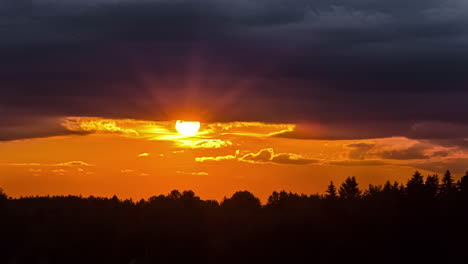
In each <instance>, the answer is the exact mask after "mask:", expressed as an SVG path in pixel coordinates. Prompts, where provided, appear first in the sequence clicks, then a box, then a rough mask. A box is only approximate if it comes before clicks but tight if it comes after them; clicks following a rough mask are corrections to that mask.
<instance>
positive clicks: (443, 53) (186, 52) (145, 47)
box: [0, 0, 468, 199]
mask: <svg viewBox="0 0 468 264" xmlns="http://www.w3.org/2000/svg"><path fill="white" fill-rule="evenodd" d="M0 34H1V36H2V37H1V38H0V186H1V187H2V188H3V189H5V191H6V192H7V193H8V194H9V195H12V196H26V195H47V194H51V195H54V194H82V195H102V196H111V195H113V194H117V195H119V196H122V197H132V198H135V199H139V198H147V197H149V196H150V195H153V194H159V193H167V192H169V191H170V190H172V189H192V190H194V191H195V192H196V193H197V194H199V195H201V196H202V197H203V198H210V199H221V198H222V197H224V196H229V195H230V194H231V193H233V192H234V191H237V190H241V189H247V190H251V191H253V192H254V193H256V194H257V195H259V196H260V197H261V198H262V199H264V198H265V197H267V196H268V194H270V193H271V192H272V191H273V190H282V189H285V190H290V191H294V192H304V193H315V192H323V190H324V189H325V188H326V185H327V184H328V183H329V181H330V180H333V181H337V182H340V181H342V180H343V179H344V178H345V177H347V176H356V177H357V178H358V180H360V182H361V186H363V187H365V186H366V185H367V184H369V183H373V184H379V183H384V182H385V181H386V180H392V181H393V180H398V181H402V182H405V181H406V179H407V178H408V177H409V176H410V175H411V174H412V172H414V170H416V169H417V170H420V171H422V172H424V173H426V174H433V173H439V174H440V173H443V172H444V171H445V170H446V169H450V170H451V171H452V172H454V173H455V175H456V176H457V177H459V176H460V175H461V174H464V172H465V171H466V170H468V118H467V116H468V107H467V103H466V102H467V101H468V89H467V84H468V77H467V76H468V50H467V49H466V46H467V44H468V3H467V2H466V1H464V0H415V1H411V2H410V3H409V2H407V1H399V0H398V1H384V0H372V1H370V0H353V1H350V0H334V1H324V0H315V1H311V0H308V1H306V0H288V1H286V0H248V1H247V0H237V1H227V0H170V1H169V0H139V1H136V0H80V1H78V0H66V1H64V0H61V1H58V0H3V1H1V3H0ZM176 120H192V121H198V122H201V129H200V131H199V133H197V134H196V135H195V136H190V137H187V136H183V135H181V134H180V133H178V132H177V131H176V130H175V123H176Z"/></svg>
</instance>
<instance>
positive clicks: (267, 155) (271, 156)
mask: <svg viewBox="0 0 468 264" xmlns="http://www.w3.org/2000/svg"><path fill="white" fill-rule="evenodd" d="M222 160H238V161H243V162H250V163H267V162H269V163H276V164H295V165H306V164H312V163H318V162H321V161H320V160H317V159H308V158H304V157H302V156H301V155H298V154H294V153H279V154H275V153H274V151H273V149H272V148H267V149H262V150H260V151H259V152H257V153H248V154H245V155H242V156H241V155H240V152H239V151H237V152H236V155H235V156H234V155H226V156H217V157H198V158H195V161H197V162H205V161H222Z"/></svg>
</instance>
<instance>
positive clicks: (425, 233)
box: [0, 173, 468, 264]
mask: <svg viewBox="0 0 468 264" xmlns="http://www.w3.org/2000/svg"><path fill="white" fill-rule="evenodd" d="M467 183H468V177H466V176H465V177H464V178H462V180H461V181H459V182H458V183H456V182H454V181H453V180H451V179H450V180H449V181H447V178H446V176H444V178H443V179H442V182H441V183H439V180H438V178H436V177H435V176H429V177H425V178H424V177H422V176H421V175H419V174H417V173H416V174H415V176H413V178H411V179H410V180H409V181H408V183H407V184H406V185H400V184H397V183H395V184H390V183H387V184H386V185H384V186H370V187H369V188H368V189H367V190H364V191H362V190H360V189H359V188H358V185H357V183H356V181H355V179H354V178H349V179H348V180H347V181H346V182H344V183H343V184H342V185H341V186H340V187H339V189H338V190H336V189H335V188H334V186H329V189H328V190H327V195H323V196H319V195H312V196H306V195H297V194H293V193H286V192H280V193H276V192H274V193H273V194H272V195H271V196H270V198H269V199H268V203H267V204H265V205H261V204H260V202H259V200H258V199H257V198H255V196H254V195H252V194H251V193H249V192H246V191H243V192H238V193H236V194H234V195H233V196H232V197H231V198H227V199H225V200H224V201H223V202H221V203H217V202H216V201H204V200H200V199H199V198H198V197H196V196H195V194H194V193H193V192H191V191H185V192H182V193H180V192H178V191H173V192H171V193H170V194H168V195H166V196H164V195H160V196H154V197H151V198H150V199H148V200H142V201H139V202H133V201H129V200H125V201H122V200H119V199H118V198H117V197H114V198H111V199H107V198H95V197H88V198H82V197H76V196H68V197H30V198H21V199H11V198H7V197H6V195H4V194H3V195H0V227H1V233H0V241H1V242H0V243H1V248H0V250H1V251H0V263H28V264H29V263H65V264H66V263H468V210H467V209H468V188H467V186H468V184H467Z"/></svg>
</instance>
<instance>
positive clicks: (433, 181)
mask: <svg viewBox="0 0 468 264" xmlns="http://www.w3.org/2000/svg"><path fill="white" fill-rule="evenodd" d="M424 187H425V188H424V189H425V194H426V195H427V198H434V197H436V195H437V192H438V190H439V176H438V175H437V174H434V175H429V176H427V178H426V182H425V184H424Z"/></svg>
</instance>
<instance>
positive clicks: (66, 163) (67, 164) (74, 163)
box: [53, 160, 92, 166]
mask: <svg viewBox="0 0 468 264" xmlns="http://www.w3.org/2000/svg"><path fill="white" fill-rule="evenodd" d="M53 166H92V165H91V164H88V163H86V162H84V161H81V160H74V161H69V162H64V163H58V164H55V165H53Z"/></svg>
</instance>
